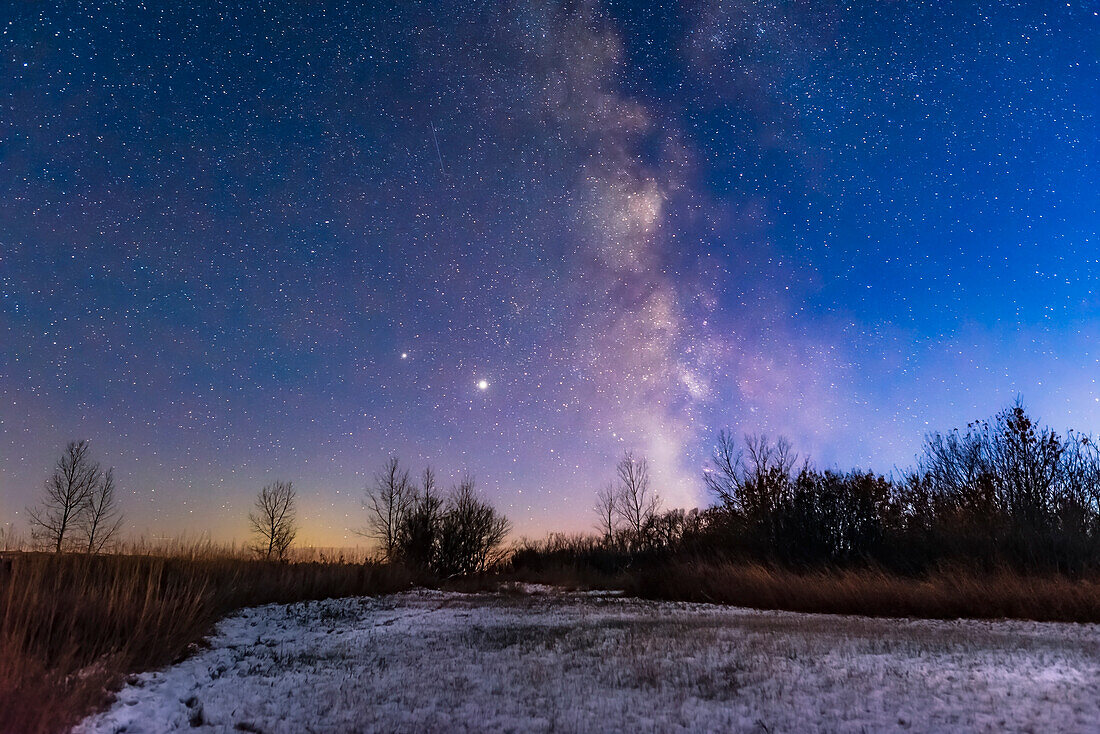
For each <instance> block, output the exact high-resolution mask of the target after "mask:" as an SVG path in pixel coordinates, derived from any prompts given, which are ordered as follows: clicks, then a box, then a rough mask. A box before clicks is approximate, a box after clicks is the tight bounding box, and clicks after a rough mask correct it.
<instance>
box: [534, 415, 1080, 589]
mask: <svg viewBox="0 0 1100 734" xmlns="http://www.w3.org/2000/svg"><path fill="white" fill-rule="evenodd" d="M616 474H617V482H613V483H612V484H610V485H608V486H607V487H606V488H605V489H602V490H600V492H599V493H598V495H597V497H598V501H597V506H596V512H597V514H598V516H599V518H600V521H599V525H598V528H599V534H598V536H595V537H589V538H581V537H572V538H569V537H564V536H552V537H551V538H550V539H548V540H547V541H544V542H542V543H539V544H528V545H527V546H525V547H523V548H521V549H520V550H519V551H518V552H517V553H516V555H515V557H514V560H513V562H514V564H515V565H516V566H517V567H519V568H528V569H536V570H537V569H539V568H541V567H545V566H552V565H555V564H556V565H559V566H560V565H571V566H575V567H584V568H591V569H595V570H598V571H601V572H605V573H615V572H617V571H621V570H625V569H627V568H629V567H631V566H633V565H636V564H639V563H645V562H649V561H654V560H664V559H668V558H669V557H671V556H681V555H687V556H695V557H703V558H708V559H712V558H715V557H724V558H729V559H738V558H739V559H745V560H753V561H764V562H769V563H777V564H781V565H784V566H789V567H793V568H812V567H822V566H833V567H851V566H859V565H875V566H879V567H883V568H886V569H888V570H892V571H896V572H900V573H907V574H909V573H920V572H922V571H925V570H928V569H930V568H932V567H934V566H936V565H939V564H943V563H963V564H968V565H974V566H979V567H982V568H987V569H991V568H994V567H1004V566H1008V567H1012V568H1015V569H1017V570H1020V571H1027V572H1060V573H1065V574H1071V575H1076V574H1080V573H1083V572H1085V571H1090V570H1095V569H1097V568H1100V450H1098V449H1097V446H1096V444H1095V442H1094V441H1093V440H1092V439H1091V438H1090V437H1089V436H1087V435H1084V434H1080V433H1076V432H1072V431H1071V432H1069V433H1068V434H1066V435H1064V436H1063V435H1058V434H1057V433H1055V432H1054V431H1052V430H1051V429H1049V428H1044V427H1040V426H1038V425H1036V423H1035V421H1034V420H1032V419H1031V418H1030V417H1029V416H1028V415H1027V412H1026V411H1025V409H1024V408H1023V406H1022V405H1021V404H1019V403H1017V404H1016V405H1014V406H1012V407H1010V408H1008V409H1006V410H1004V411H1002V412H1001V413H999V414H998V415H997V416H995V417H994V418H993V419H991V420H989V421H979V422H976V423H972V424H970V425H968V426H967V428H966V429H965V430H964V431H959V430H954V431H951V432H949V433H932V434H930V435H928V436H927V437H926V440H925V443H924V446H923V449H922V453H921V455H920V457H919V459H918V461H917V465H916V467H915V468H914V469H912V470H910V471H908V472H906V473H903V474H902V475H901V476H900V477H897V478H895V477H888V476H884V475H881V474H876V473H874V472H870V471H858V470H853V471H848V472H843V471H834V470H819V469H816V468H814V467H813V466H812V465H811V464H810V463H809V462H808V461H805V462H802V463H801V464H799V462H798V457H797V456H796V455H795V453H794V451H793V450H792V448H791V446H790V444H789V443H787V442H786V441H784V440H782V439H781V440H778V441H775V442H772V441H768V440H767V439H766V438H764V437H749V438H746V439H745V440H744V441H743V442H738V441H737V440H735V439H734V438H733V437H731V435H730V434H729V433H726V432H723V433H721V434H720V435H719V437H718V441H717V447H716V449H715V451H714V455H713V457H712V459H711V462H710V464H709V466H708V467H707V469H706V471H705V473H704V481H705V482H706V485H707V487H708V489H709V490H710V492H711V493H712V494H713V496H714V498H715V500H716V502H715V505H714V506H712V507H710V508H707V509H705V510H701V511H700V510H692V511H690V512H684V511H683V510H669V511H662V510H660V505H659V501H658V500H657V499H656V497H657V496H656V493H655V492H654V491H653V490H652V489H651V488H650V486H649V475H648V471H647V469H646V467H645V460H644V459H640V458H636V457H634V456H633V455H631V454H627V455H626V456H624V458H623V459H622V460H621V461H620V463H619V465H618V467H617V472H616ZM639 496H640V497H641V498H642V500H643V501H641V502H638V501H636V500H637V498H638V497H639ZM639 508H640V510H641V511H640V512H639Z"/></svg>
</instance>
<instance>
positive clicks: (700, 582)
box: [624, 560, 1100, 623]
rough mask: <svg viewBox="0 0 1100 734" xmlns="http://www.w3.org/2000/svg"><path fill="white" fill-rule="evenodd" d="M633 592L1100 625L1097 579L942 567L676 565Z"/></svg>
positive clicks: (646, 574)
mask: <svg viewBox="0 0 1100 734" xmlns="http://www.w3.org/2000/svg"><path fill="white" fill-rule="evenodd" d="M624 586H625V587H626V591H627V593H629V594H633V595H636V596H640V597H643V598H649V599H667V600H678V601H700V602H713V603H720V604H735V605H738V606H746V607H753V608H757V609H785V610H788V611H794V612H822V613H829V614H858V615H864V616H872V617H923V618H928V619H959V618H972V619H1002V618H1009V619H1029V620H1035V621H1040V622H1091V623H1097V622H1100V581H1098V580H1097V579H1096V578H1085V579H1073V578H1068V577H1065V576H1058V575H1044V576H1037V575H1026V574H1021V573H1018V572H1015V571H1011V570H1002V571H996V572H993V573H983V572H979V571H974V570H970V569H966V568H944V569H940V570H937V571H934V572H931V573H929V574H926V575H924V576H921V577H918V578H908V577H904V576H898V575H895V574H890V573H887V572H884V571H881V570H876V569H858V570H820V571H813V572H807V573H798V572H795V571H790V570H785V569H782V568H775V567H770V566H764V565H760V564H752V563H736V562H708V561H698V560H690V561H688V560H685V561H674V562H670V563H667V564H664V565H661V566H656V567H653V568H649V569H646V570H645V571H639V572H634V573H631V574H629V575H628V576H627V577H626V578H625V583H624Z"/></svg>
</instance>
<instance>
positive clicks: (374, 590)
mask: <svg viewBox="0 0 1100 734" xmlns="http://www.w3.org/2000/svg"><path fill="white" fill-rule="evenodd" d="M410 583H411V579H410V577H409V575H408V574H407V573H406V572H404V571H403V570H401V569H397V568H393V567H388V566H381V565H376V564H369V563H367V564H350V563H317V562H312V563H291V564H279V563H269V562H262V561H249V560H244V559H242V558H239V557H226V556H224V555H222V556H219V555H217V554H215V553H213V552H212V549H210V548H205V549H204V548H197V549H196V548H192V549H191V550H190V552H187V553H180V554H178V555H177V556H175V557H165V556H161V555H145V556H134V555H111V556H92V557H89V556H78V555H60V556H58V555H53V554H40V553H13V554H5V555H4V556H3V557H2V558H0V702H3V705H0V732H20V733H22V734H36V733H38V732H55V731H63V730H65V729H67V728H68V727H69V726H71V725H72V724H73V723H74V722H76V721H77V720H78V719H79V718H80V717H82V716H83V715H85V714H87V713H89V712H90V711H91V710H93V709H94V708H96V707H97V706H99V705H101V704H102V703H103V702H104V699H105V697H106V695H107V690H108V689H110V688H112V687H114V686H116V685H118V683H119V682H120V681H121V679H122V678H123V676H124V675H125V674H126V673H128V672H131V671H135V670H143V669H148V668H151V667H155V666H158V665H162V664H165V663H169V662H172V661H173V660H175V659H177V658H179V657H180V656H181V655H183V654H184V652H185V651H186V650H187V648H188V646H189V645H192V644H194V643H195V642H197V641H199V640H200V639H201V638H202V637H203V635H204V634H206V633H207V632H208V631H209V630H210V628H211V627H212V625H213V624H214V622H216V621H217V619H218V618H219V617H221V616H223V615H225V614H226V613H228V612H230V611H233V610H234V609H238V608H240V607H243V606H251V605H258V604H267V603H273V602H294V601H301V600H305V599H323V598H329V597H338V596H351V595H359V594H378V593H387V592H392V591H397V590H400V589H404V588H408V586H409V585H410Z"/></svg>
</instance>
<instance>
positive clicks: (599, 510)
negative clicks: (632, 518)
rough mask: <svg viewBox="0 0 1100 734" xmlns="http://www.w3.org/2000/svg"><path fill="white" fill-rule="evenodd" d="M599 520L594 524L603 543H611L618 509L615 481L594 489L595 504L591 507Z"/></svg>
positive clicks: (613, 537)
mask: <svg viewBox="0 0 1100 734" xmlns="http://www.w3.org/2000/svg"><path fill="white" fill-rule="evenodd" d="M593 509H594V510H595V511H596V514H597V515H598V516H599V518H600V520H599V523H598V524H597V526H596V529H597V530H599V532H600V535H602V536H603V539H604V543H605V544H607V545H611V543H612V541H614V539H615V520H616V517H617V510H618V492H616V491H615V483H614V482H608V483H607V486H606V487H604V488H602V489H598V490H596V506H595V507H594V508H593Z"/></svg>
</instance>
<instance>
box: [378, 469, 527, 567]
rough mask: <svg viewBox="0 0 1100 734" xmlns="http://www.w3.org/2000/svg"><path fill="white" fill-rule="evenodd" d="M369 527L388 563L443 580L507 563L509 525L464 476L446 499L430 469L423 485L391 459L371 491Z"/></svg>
mask: <svg viewBox="0 0 1100 734" xmlns="http://www.w3.org/2000/svg"><path fill="white" fill-rule="evenodd" d="M363 504H364V506H365V508H366V509H367V513H368V519H369V527H368V529H367V530H366V531H364V532H363V534H364V535H367V536H369V537H372V538H374V539H375V540H376V541H378V543H379V546H380V548H381V552H382V555H383V556H384V559H385V560H387V561H391V562H398V563H404V564H407V565H410V566H413V567H415V568H419V569H422V570H427V571H429V572H431V573H434V574H436V575H438V576H442V577H451V576H462V575H468V574H473V573H480V572H483V571H486V570H488V569H489V568H490V567H492V566H494V565H495V564H496V563H498V562H499V561H500V560H501V559H502V558H503V550H502V548H503V544H504V540H505V538H506V537H507V535H508V531H509V523H508V520H507V518H505V517H504V516H503V515H501V514H500V513H499V512H497V511H496V509H494V508H493V506H492V505H490V504H488V503H487V502H485V501H483V500H481V499H480V498H479V497H478V494H477V491H476V489H475V485H474V480H473V479H472V478H470V477H468V476H467V477H465V478H463V479H462V481H460V482H459V483H458V484H456V485H455V486H454V487H452V488H451V491H450V492H449V493H447V494H443V493H442V492H441V491H440V490H439V488H438V486H437V485H436V479H435V473H434V472H433V471H432V470H431V468H427V469H425V470H424V472H423V474H422V475H421V477H420V480H419V481H415V480H412V479H410V478H409V472H408V470H406V469H403V468H402V467H401V463H400V461H399V460H398V459H396V458H392V459H390V460H389V461H388V462H387V463H386V465H385V467H384V468H383V470H382V471H381V472H379V473H378V475H377V476H376V477H375V480H374V483H373V485H371V486H369V487H367V490H366V496H365V498H364V502H363Z"/></svg>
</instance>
